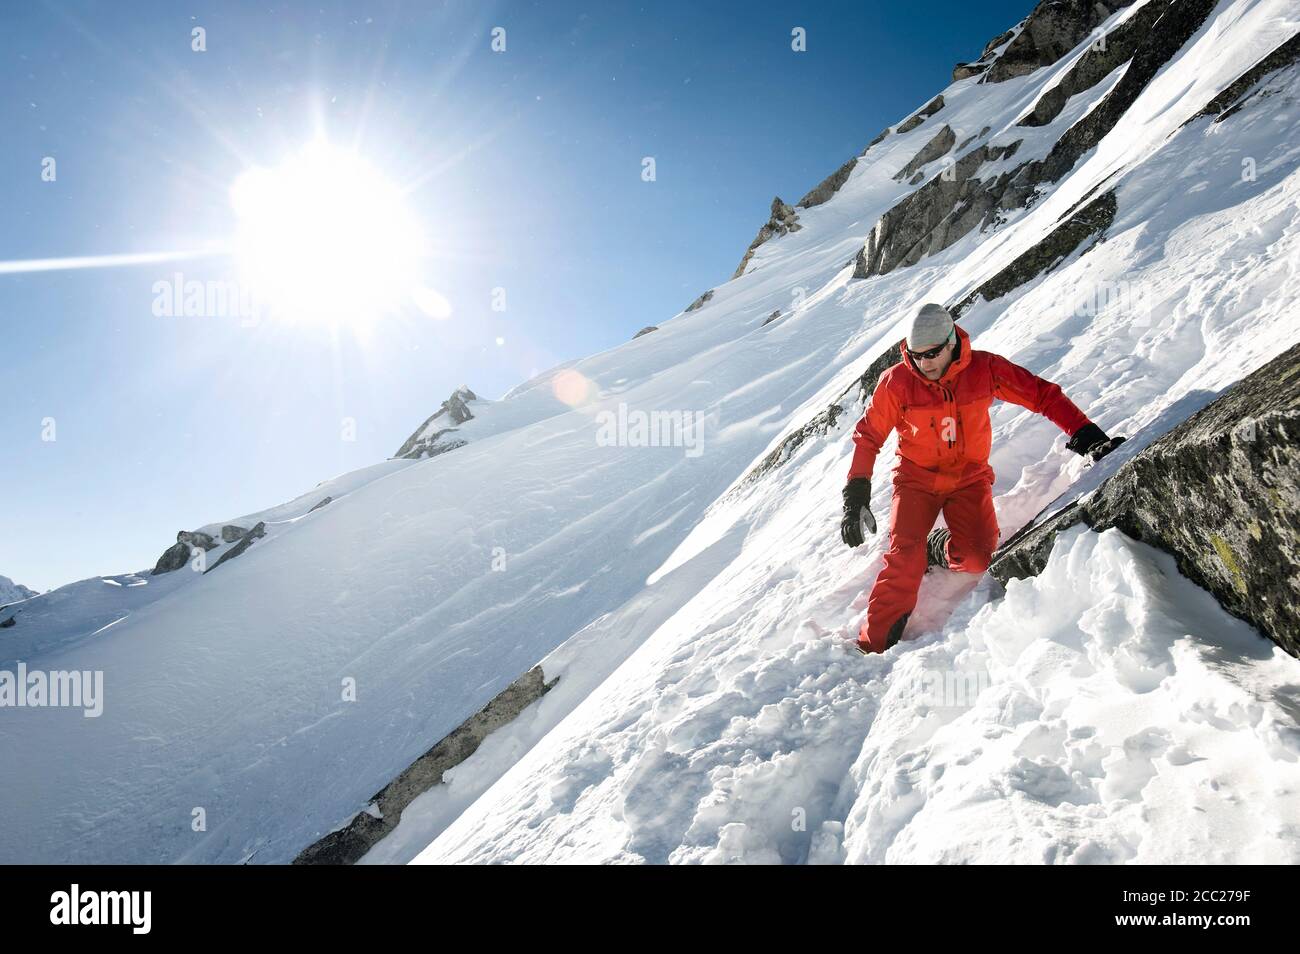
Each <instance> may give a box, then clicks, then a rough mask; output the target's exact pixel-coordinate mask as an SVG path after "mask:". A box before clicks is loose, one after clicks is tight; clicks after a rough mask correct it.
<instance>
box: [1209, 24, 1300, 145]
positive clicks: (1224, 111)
mask: <svg viewBox="0 0 1300 954" xmlns="http://www.w3.org/2000/svg"><path fill="white" fill-rule="evenodd" d="M1297 60H1300V33H1296V34H1294V35H1292V37H1291V38H1290V39H1289V40H1287V41H1286V42H1285V43H1283V44H1282V45H1281V46H1279V47H1277V49H1275V50H1273V52H1272V53H1270V54H1269V55H1268V56H1266V57H1264V58H1263V59H1262V60H1260V61H1259V62H1258V63H1256V64H1255V65H1254V66H1252V67H1251V68H1250V69H1248V70H1247V71H1246V72H1244V73H1242V74H1241V76H1239V77H1237V79H1235V80H1233V82H1232V85H1230V86H1229V87H1228V88H1227V89H1225V90H1224V91H1223V92H1222V93H1220V94H1219V95H1218V96H1216V97H1214V99H1212V100H1210V101H1209V102H1208V103H1206V104H1205V108H1204V109H1202V110H1201V111H1200V112H1199V113H1197V114H1196V116H1193V117H1192V119H1196V118H1198V117H1200V116H1214V117H1215V119H1214V121H1215V122H1216V123H1218V122H1222V121H1223V120H1225V119H1227V118H1228V117H1229V116H1231V115H1232V114H1233V113H1235V112H1236V111H1237V110H1239V109H1241V107H1242V106H1244V105H1246V102H1247V101H1248V100H1250V99H1251V98H1253V97H1254V96H1255V95H1256V94H1261V95H1268V91H1267V90H1262V91H1261V90H1255V91H1254V92H1251V87H1253V86H1255V85H1256V84H1257V83H1258V82H1259V81H1260V80H1262V79H1263V78H1264V77H1265V76H1267V75H1268V74H1270V73H1273V72H1276V71H1277V70H1280V69H1282V68H1284V67H1287V66H1290V65H1291V64H1292V63H1295V62H1296V61H1297ZM1247 93H1250V95H1249V96H1248V95H1246V94H1247ZM1191 121H1192V120H1191V119H1189V120H1188V122H1191Z"/></svg>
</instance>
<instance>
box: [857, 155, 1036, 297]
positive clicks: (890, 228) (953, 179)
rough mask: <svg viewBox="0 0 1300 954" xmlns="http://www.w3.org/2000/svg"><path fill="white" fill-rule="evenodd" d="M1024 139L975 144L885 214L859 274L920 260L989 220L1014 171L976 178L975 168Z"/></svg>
mask: <svg viewBox="0 0 1300 954" xmlns="http://www.w3.org/2000/svg"><path fill="white" fill-rule="evenodd" d="M1020 142H1021V140H1019V139H1017V140H1016V141H1015V142H1011V143H1006V144H1004V145H997V146H994V145H991V144H989V143H985V144H983V145H981V146H978V147H976V148H975V149H972V150H971V151H970V152H968V153H966V154H965V155H963V156H961V157H960V158H958V159H957V161H956V162H955V163H954V164H953V166H952V170H951V173H950V174H946V175H942V176H934V177H933V178H931V179H930V181H929V182H927V183H926V184H925V185H923V186H921V187H920V188H919V189H917V190H916V191H915V192H913V193H911V195H909V196H908V197H907V198H905V199H904V200H903V201H902V202H900V203H899V204H898V205H896V206H894V207H893V208H892V209H890V210H889V211H888V212H886V213H885V214H884V215H883V216H881V218H880V221H878V222H877V223H876V227H875V228H874V229H872V230H871V235H870V236H868V238H867V242H866V245H864V246H863V248H862V250H861V251H860V252H859V253H858V259H857V262H856V264H855V266H854V269H853V277H854V278H870V277H871V276H873V275H884V274H886V273H887V272H891V271H893V270H894V269H895V268H898V267H899V266H907V265H914V264H916V263H917V262H919V261H920V260H921V259H922V258H923V257H925V256H926V255H929V254H932V253H934V252H938V251H941V250H943V249H945V248H947V247H948V246H949V245H951V244H952V243H953V242H955V241H957V240H958V239H959V238H961V237H962V236H963V235H965V234H966V233H967V232H969V231H970V230H971V229H973V228H975V227H976V226H977V225H979V224H980V223H981V222H984V221H987V220H989V219H990V218H991V216H992V213H993V211H994V210H995V208H996V207H997V204H998V199H999V197H1000V196H1001V195H1002V185H1003V183H1004V182H1005V181H1006V179H1007V178H1008V177H1009V176H1010V175H1011V173H1010V172H1007V173H1003V174H1002V175H1001V176H998V177H997V179H996V180H995V181H994V182H992V183H986V182H984V181H982V180H980V179H977V178H975V172H976V171H977V170H978V169H979V168H980V167H981V166H983V165H984V164H985V163H988V162H994V161H997V160H999V159H1005V158H1008V157H1010V156H1012V155H1014V154H1015V152H1016V150H1017V149H1018V148H1019V147H1020ZM947 171H948V170H945V172H947Z"/></svg>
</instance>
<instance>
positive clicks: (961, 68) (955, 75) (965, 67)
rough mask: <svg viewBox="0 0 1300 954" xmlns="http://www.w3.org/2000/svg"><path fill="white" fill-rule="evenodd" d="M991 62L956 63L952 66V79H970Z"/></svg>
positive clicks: (985, 68)
mask: <svg viewBox="0 0 1300 954" xmlns="http://www.w3.org/2000/svg"><path fill="white" fill-rule="evenodd" d="M992 65H993V64H991V63H958V64H957V65H956V66H954V67H953V68H952V81H953V82H954V83H955V82H957V81H958V80H964V79H970V78H971V77H972V76H979V75H980V74H981V73H983V72H984V71H985V70H987V69H988V68H989V67H990V66H992Z"/></svg>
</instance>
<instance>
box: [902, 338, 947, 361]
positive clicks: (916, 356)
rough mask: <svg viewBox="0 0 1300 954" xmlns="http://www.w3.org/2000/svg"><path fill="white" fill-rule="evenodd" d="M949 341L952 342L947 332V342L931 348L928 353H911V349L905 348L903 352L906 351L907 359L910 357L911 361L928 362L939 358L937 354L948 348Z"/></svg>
mask: <svg viewBox="0 0 1300 954" xmlns="http://www.w3.org/2000/svg"><path fill="white" fill-rule="evenodd" d="M951 341H952V332H951V331H950V332H948V338H947V340H946V341H944V343H943V344H941V345H936V346H935V347H933V348H931V349H930V350H929V351H913V350H912V349H911V348H905V349H904V350H905V351H907V354H908V357H910V358H911V359H912V360H913V361H929V360H930V359H931V358H937V357H939V354H940V353H941V352H942V351H943V349H944V348H946V347H948V344H949V342H951Z"/></svg>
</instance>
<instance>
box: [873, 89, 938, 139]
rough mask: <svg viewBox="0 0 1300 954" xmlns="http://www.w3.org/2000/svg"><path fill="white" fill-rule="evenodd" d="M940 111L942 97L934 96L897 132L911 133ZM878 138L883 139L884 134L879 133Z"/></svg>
mask: <svg viewBox="0 0 1300 954" xmlns="http://www.w3.org/2000/svg"><path fill="white" fill-rule="evenodd" d="M941 109H943V96H941V95H940V96H936V97H935V98H934V99H932V100H930V101H929V102H928V103H926V104H925V105H924V106H922V107H921V111H920V112H918V113H916V114H915V115H914V116H912V118H911V119H908V120H905V121H904V122H903V123H902V124H901V125H900V126H899V127H898V132H899V133H900V134H901V133H909V132H911V131H912V130H913V129H915V128H916V127H917V126H919V125H921V123H923V122H925V121H926V120H927V119H929V118H930V117H931V116H933V115H934V114H935V113H937V112H938V111H939V110H941ZM885 132H888V130H886V131H885ZM880 138H882V139H883V138H884V133H881V135H880Z"/></svg>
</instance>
